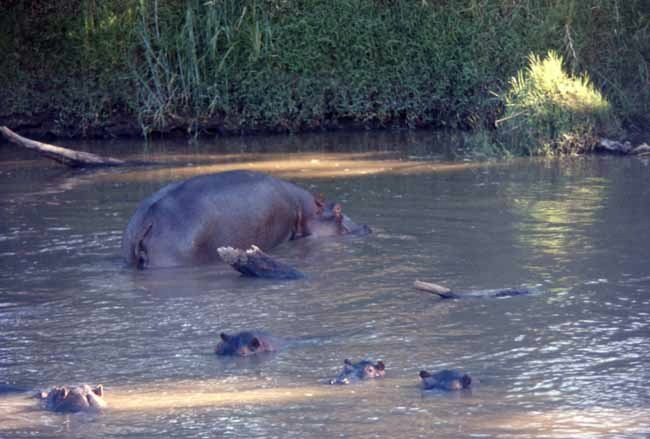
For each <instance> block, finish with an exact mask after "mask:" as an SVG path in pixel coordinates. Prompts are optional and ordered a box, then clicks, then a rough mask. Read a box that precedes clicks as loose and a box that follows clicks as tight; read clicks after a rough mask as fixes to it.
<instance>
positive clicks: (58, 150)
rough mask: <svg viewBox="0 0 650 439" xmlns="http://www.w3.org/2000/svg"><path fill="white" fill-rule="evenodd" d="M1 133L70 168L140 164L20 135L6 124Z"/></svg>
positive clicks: (8, 138)
mask: <svg viewBox="0 0 650 439" xmlns="http://www.w3.org/2000/svg"><path fill="white" fill-rule="evenodd" d="M0 133H2V135H4V136H5V138H6V139H7V140H9V141H10V142H13V143H15V144H17V145H20V146H23V147H25V148H27V149H31V150H34V151H36V152H38V153H39V154H41V155H42V156H44V157H47V158H49V159H52V160H54V161H57V162H59V163H62V164H64V165H66V166H68V167H70V168H83V167H107V166H133V165H138V164H140V163H137V162H127V161H124V160H120V159H116V158H113V157H102V156H99V155H97V154H92V153H89V152H83V151H75V150H73V149H68V148H62V147H60V146H56V145H50V144H49V143H42V142H37V141H35V140H31V139H28V138H26V137H23V136H20V135H18V134H16V133H14V132H13V131H11V130H10V129H9V128H7V127H5V126H3V127H0Z"/></svg>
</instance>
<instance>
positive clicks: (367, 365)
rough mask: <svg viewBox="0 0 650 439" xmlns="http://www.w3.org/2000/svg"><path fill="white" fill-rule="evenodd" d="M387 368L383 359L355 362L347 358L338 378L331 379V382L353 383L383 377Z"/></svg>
mask: <svg viewBox="0 0 650 439" xmlns="http://www.w3.org/2000/svg"><path fill="white" fill-rule="evenodd" d="M385 368H386V367H385V366H384V363H383V362H381V361H378V362H377V363H375V364H373V363H372V362H371V361H368V360H362V361H359V362H358V363H353V362H351V361H350V360H348V359H347V358H346V359H345V361H344V362H343V370H341V372H340V373H339V374H338V376H337V377H336V378H334V379H332V380H330V384H351V383H354V382H357V381H361V380H367V379H372V378H381V377H383V376H384V374H385Z"/></svg>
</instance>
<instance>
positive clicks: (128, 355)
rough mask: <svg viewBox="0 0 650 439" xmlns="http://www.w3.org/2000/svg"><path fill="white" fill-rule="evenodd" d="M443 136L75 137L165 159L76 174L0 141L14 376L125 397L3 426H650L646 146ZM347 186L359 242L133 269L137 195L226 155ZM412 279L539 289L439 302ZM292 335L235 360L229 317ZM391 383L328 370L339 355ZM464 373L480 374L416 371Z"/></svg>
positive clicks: (60, 431) (3, 290)
mask: <svg viewBox="0 0 650 439" xmlns="http://www.w3.org/2000/svg"><path fill="white" fill-rule="evenodd" d="M444 145H445V139H443V138H440V137H437V136H433V135H421V134H416V135H413V134H389V133H380V134H372V133H364V134H342V135H313V136H296V137H271V138H246V139H229V140H219V141H216V142H213V143H210V142H206V143H204V144H199V145H194V146H191V147H189V148H188V146H187V145H185V144H176V143H171V142H167V143H153V144H151V145H149V146H147V147H146V148H144V149H143V148H142V145H140V144H138V143H137V142H135V143H133V142H132V143H128V142H121V143H112V144H106V143H97V144H84V143H81V144H75V145H71V146H74V147H77V148H80V149H87V150H91V151H94V152H106V151H109V152H110V154H111V155H116V156H119V157H124V158H131V159H147V160H153V161H159V162H161V163H165V166H161V167H145V168H137V169H127V170H119V171H118V170H104V171H98V172H93V173H89V172H78V171H77V172H72V171H67V170H65V169H62V168H61V167H59V166H57V165H55V164H51V163H50V162H47V161H45V160H42V159H38V158H35V157H34V156H32V155H30V154H29V153H27V152H22V151H19V150H17V149H15V147H13V146H10V145H1V146H0V209H1V210H0V212H2V213H1V215H2V221H0V383H4V384H12V385H15V386H18V387H22V388H25V389H41V388H48V387H50V386H53V385H61V384H78V383H84V382H87V383H91V384H94V383H103V384H104V386H105V388H106V392H107V401H108V403H109V404H110V409H109V410H107V411H106V412H105V413H103V414H101V415H86V414H81V415H59V414H49V413H46V412H43V411H41V410H39V409H38V407H37V405H36V403H35V401H34V400H31V399H29V398H28V397H27V394H26V393H16V394H7V395H0V413H2V415H0V437H10V438H22V437H39V436H40V437H54V438H58V437H73V438H74V437H78V438H82V437H89V436H93V437H105V438H118V437H130V438H138V437H142V438H148V437H153V436H156V435H159V436H163V437H219V436H228V437H243V438H248V437H282V438H285V437H333V436H343V437H445V438H465V437H473V436H477V437H511V438H526V437H557V438H566V437H590V438H591V437H639V438H642V437H647V435H648V434H650V421H648V420H649V419H650V384H648V378H650V373H649V372H648V370H649V369H648V367H647V364H648V363H649V360H650V349H649V348H648V346H650V329H649V328H648V322H649V320H650V263H649V261H650V227H649V226H650V223H649V222H650V220H649V218H650V166H649V164H648V162H647V161H643V160H640V159H637V158H621V157H585V158H568V159H557V160H532V159H523V160H515V161H501V162H490V163H478V162H466V161H462V160H458V159H453V158H452V157H450V154H449V153H448V152H447V151H446V149H445V147H444ZM236 168H240V169H242V168H243V169H255V170H260V171H264V172H269V173H271V174H274V175H276V176H279V177H283V178H287V179H289V180H291V181H293V182H295V183H297V184H299V185H301V186H304V187H306V188H308V189H310V190H312V191H314V192H322V193H324V194H326V195H327V197H328V198H332V199H337V200H339V201H341V202H342V203H343V206H344V211H345V212H346V213H347V214H348V215H349V216H351V217H352V218H353V219H355V220H356V221H358V222H364V223H368V224H369V225H370V226H371V227H372V228H373V230H374V232H375V233H374V234H373V235H372V236H370V237H367V238H361V239H360V238H351V239H349V238H341V239H332V240H328V241H320V242H318V241H311V240H308V239H305V240H301V241H296V242H292V243H289V244H286V245H283V246H281V247H279V248H277V249H275V250H274V251H273V254H274V255H275V256H277V257H278V258H280V259H281V260H283V261H285V262H289V263H291V264H293V265H294V266H296V267H298V268H299V269H301V270H302V271H303V272H305V273H306V274H307V277H306V278H305V279H304V280H299V281H293V282H278V281H262V280H251V279H244V278H240V277H239V276H238V275H237V274H236V273H235V272H233V271H230V270H228V269H226V268H225V267H222V266H216V267H187V268H178V269H170V270H151V271H144V272H138V271H133V270H130V269H127V268H125V267H124V266H123V265H122V263H121V259H120V256H119V251H120V240H121V234H122V230H123V228H124V227H125V225H126V223H127V221H128V219H129V217H130V215H131V214H132V212H133V210H134V209H135V207H136V205H137V203H138V202H139V201H140V200H141V199H142V198H144V197H146V196H147V195H149V194H150V193H152V192H154V191H155V190H157V189H158V188H160V187H161V186H163V185H164V184H166V183H168V182H170V181H174V180H178V179H182V178H187V177H190V176H192V175H197V174H203V173H208V172H218V171H221V170H227V169H236ZM415 279H420V280H427V281H431V282H436V283H440V284H444V285H447V286H450V287H452V288H456V289H461V290H481V289H492V288H500V287H504V288H505V287H521V286H525V287H529V288H531V289H533V290H535V291H536V294H533V295H530V296H524V297H515V298H506V299H491V300H465V301H441V300H439V299H436V298H435V297H433V296H431V295H429V294H427V293H423V292H419V291H416V290H414V289H413V288H412V283H413V281H414V280H415ZM242 329H265V330H267V331H269V332H271V333H273V334H275V335H278V336H282V337H285V338H286V339H288V341H289V345H288V347H287V348H286V349H285V350H283V351H281V352H279V353H277V354H274V355H269V356H264V357H261V358H249V359H227V358H226V359H224V358H218V357H216V356H215V355H214V354H213V349H214V346H215V345H216V343H217V341H218V334H219V332H221V331H228V332H230V331H237V330H242ZM345 358H350V359H353V360H358V359H362V358H368V359H373V360H375V359H381V360H383V361H384V362H385V363H386V365H387V375H386V378H385V379H383V380H377V381H375V382H369V383H364V384H362V385H357V386H347V387H345V386H328V385H326V384H324V383H325V382H326V381H327V380H328V379H329V378H331V377H333V376H335V375H336V374H337V372H338V370H339V368H340V366H341V365H342V362H343V359H345ZM448 367H456V368H461V369H463V370H465V371H467V372H469V373H470V374H472V376H473V377H474V379H475V381H476V385H475V386H474V388H473V389H472V391H471V392H460V393H448V394H445V393H436V392H425V391H422V390H421V389H420V388H419V378H418V376H417V374H418V372H419V371H420V370H421V369H427V370H429V371H436V370H439V369H442V368H448Z"/></svg>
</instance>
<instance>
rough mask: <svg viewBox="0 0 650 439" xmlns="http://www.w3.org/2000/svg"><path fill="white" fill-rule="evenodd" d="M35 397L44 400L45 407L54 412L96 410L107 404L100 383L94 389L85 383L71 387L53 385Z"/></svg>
mask: <svg viewBox="0 0 650 439" xmlns="http://www.w3.org/2000/svg"><path fill="white" fill-rule="evenodd" d="M36 397H37V398H39V399H41V400H42V401H44V405H45V408H46V409H48V410H52V411H54V412H63V413H76V412H81V411H98V410H102V409H104V408H106V406H107V404H106V401H104V399H103V398H104V386H102V385H101V384H99V385H97V386H96V387H95V388H94V389H91V388H90V386H89V385H87V384H84V385H82V386H79V387H73V388H67V387H54V388H53V389H52V390H50V391H49V392H40V393H39V394H37V395H36Z"/></svg>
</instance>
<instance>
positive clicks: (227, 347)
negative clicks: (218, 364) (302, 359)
mask: <svg viewBox="0 0 650 439" xmlns="http://www.w3.org/2000/svg"><path fill="white" fill-rule="evenodd" d="M219 336H220V337H221V340H220V341H219V344H217V347H216V349H215V350H214V352H215V353H216V354H217V355H236V356H240V357H248V356H250V355H255V354H261V353H263V352H275V351H277V350H279V349H280V348H281V347H282V345H283V344H284V341H283V340H282V339H280V338H278V337H274V336H272V335H270V334H268V333H266V332H262V331H242V332H238V333H236V334H226V333H225V332H222V333H221V334H219Z"/></svg>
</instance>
